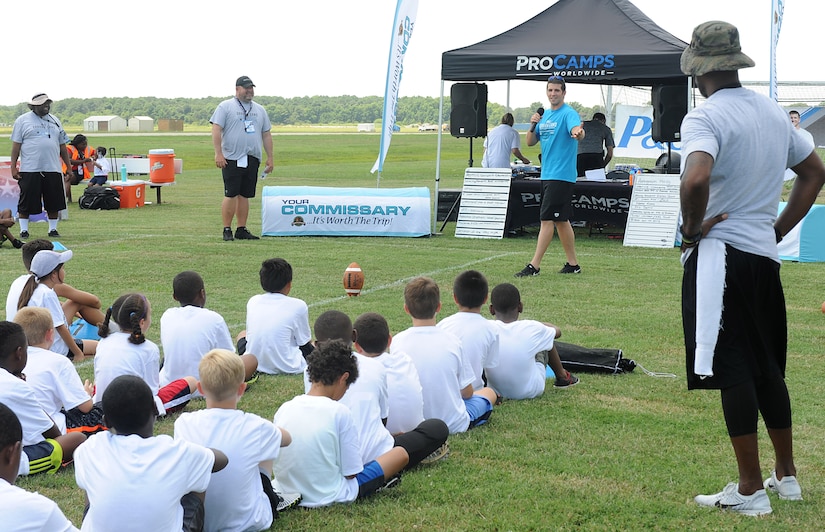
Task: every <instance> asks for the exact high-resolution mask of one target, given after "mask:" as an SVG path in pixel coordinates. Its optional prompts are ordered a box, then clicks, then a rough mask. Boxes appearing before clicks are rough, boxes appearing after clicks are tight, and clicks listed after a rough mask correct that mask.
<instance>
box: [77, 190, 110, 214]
mask: <svg viewBox="0 0 825 532" xmlns="http://www.w3.org/2000/svg"><path fill="white" fill-rule="evenodd" d="M77 203H78V205H80V208H81V209H92V210H99V209H104V210H109V209H119V208H120V194H119V193H118V191H117V190H115V189H113V188H109V187H103V186H100V185H92V186H90V187H87V188H86V191H85V192H84V193H83V195H82V196H80V199H79V200H77Z"/></svg>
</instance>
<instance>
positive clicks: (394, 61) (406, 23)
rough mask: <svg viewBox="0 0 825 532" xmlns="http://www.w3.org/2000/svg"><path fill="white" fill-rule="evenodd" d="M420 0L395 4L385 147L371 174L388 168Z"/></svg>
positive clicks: (401, 0) (383, 125)
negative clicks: (405, 69) (402, 85)
mask: <svg viewBox="0 0 825 532" xmlns="http://www.w3.org/2000/svg"><path fill="white" fill-rule="evenodd" d="M417 11H418V0H398V5H396V7H395V20H394V21H393V25H392V37H391V38H390V58H389V62H388V64H387V86H386V88H385V89H384V114H383V118H382V120H381V147H380V149H379V152H378V159H377V160H376V161H375V164H374V165H373V166H372V170H371V173H373V174H374V173H375V171H376V170H377V171H379V172H381V171H382V170H383V169H384V159H385V158H386V157H387V152H388V151H389V149H390V141H391V140H392V132H393V129H394V128H395V116H396V114H395V112H396V109H397V107H398V89H399V87H400V86H401V74H402V73H403V71H404V68H403V64H404V55H405V54H406V53H407V46H409V44H410V37H412V32H413V27H414V26H415V14H416V12H417Z"/></svg>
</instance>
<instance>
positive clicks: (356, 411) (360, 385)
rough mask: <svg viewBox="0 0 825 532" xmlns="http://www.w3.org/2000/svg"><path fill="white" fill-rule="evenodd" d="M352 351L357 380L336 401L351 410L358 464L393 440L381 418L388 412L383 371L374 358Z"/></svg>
mask: <svg viewBox="0 0 825 532" xmlns="http://www.w3.org/2000/svg"><path fill="white" fill-rule="evenodd" d="M353 354H354V355H355V359H356V360H357V361H358V379H356V381H355V382H354V383H352V384H351V385H350V387H349V388H348V389H347V391H346V393H345V394H344V396H343V397H342V398H341V399H339V400H338V402H339V403H341V404H342V405H344V406H346V407H347V408H349V409H350V412H352V417H353V419H354V420H355V428H356V429H357V430H358V439H359V440H360V442H361V463H362V464H366V463H368V462H370V461H372V460H375V459H376V458H378V457H379V456H381V455H382V454H384V453H386V452H387V451H389V450H390V449H392V448H393V446H394V445H395V440H393V437H392V435H391V434H390V433H389V431H387V427H385V426H384V423H383V422H382V421H381V420H382V419H386V418H387V415H388V413H389V408H388V401H387V389H388V388H387V370H386V369H384V366H383V365H382V364H381V363H380V362H378V361H377V360H374V359H372V358H369V357H366V356H364V355H362V354H360V353H353Z"/></svg>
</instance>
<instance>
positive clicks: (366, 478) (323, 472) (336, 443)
mask: <svg viewBox="0 0 825 532" xmlns="http://www.w3.org/2000/svg"><path fill="white" fill-rule="evenodd" d="M307 362H308V366H307V373H308V376H309V381H310V383H311V384H310V389H309V392H307V393H306V394H304V395H299V396H297V397H295V398H293V399H291V400H289V401H287V402H286V403H284V404H283V405H281V407H280V408H279V409H278V411H277V412H275V424H276V425H277V426H279V427H283V428H284V429H286V430H287V431H289V433H290V434H291V435H292V444H291V445H290V446H289V447H285V448H284V449H283V450H282V451H281V458H280V459H279V460H278V461H276V462H275V469H274V471H275V478H276V479H277V481H278V483H279V484H280V485H281V487H282V488H283V489H284V490H288V491H291V492H299V493H301V494H302V495H303V497H304V498H303V500H302V501H301V506H304V507H308V508H314V507H319V506H328V505H330V504H333V503H349V502H353V501H354V500H355V499H356V498H362V497H367V496H368V495H371V494H372V493H375V491H376V490H378V489H379V488H382V487H385V486H386V487H389V486H390V485H392V484H393V481H395V480H396V475H398V473H399V472H400V471H401V470H402V469H403V468H404V466H406V465H407V462H408V461H409V457H408V456H407V451H405V450H404V449H403V448H402V447H393V448H392V449H391V450H390V451H388V452H387V453H385V454H382V455H381V456H379V457H378V458H377V459H376V460H373V461H371V462H369V463H367V464H364V463H363V462H362V460H361V451H360V447H361V446H360V443H359V439H358V432H357V429H356V427H355V422H354V421H353V417H352V413H351V412H350V410H349V408H347V407H346V406H344V405H342V404H341V403H339V402H338V400H339V399H340V398H341V397H343V396H344V393H345V392H346V391H347V388H349V386H350V385H351V384H352V383H353V382H355V380H356V379H357V378H358V364H357V362H356V361H355V357H354V356H353V354H352V351H351V350H350V348H349V346H348V345H347V344H346V343H345V342H343V341H341V340H330V341H328V342H321V343H319V344H318V346H317V347H316V349H315V351H313V353H312V354H310V355H309V356H308V357H307Z"/></svg>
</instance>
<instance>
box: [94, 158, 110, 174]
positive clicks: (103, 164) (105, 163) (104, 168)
mask: <svg viewBox="0 0 825 532" xmlns="http://www.w3.org/2000/svg"><path fill="white" fill-rule="evenodd" d="M96 162H97V164H99V165H100V168H98V167H97V164H96V165H95V176H100V177H108V176H109V172H111V171H112V162H111V161H109V159H107V158H106V157H98V158H97V161H96Z"/></svg>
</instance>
